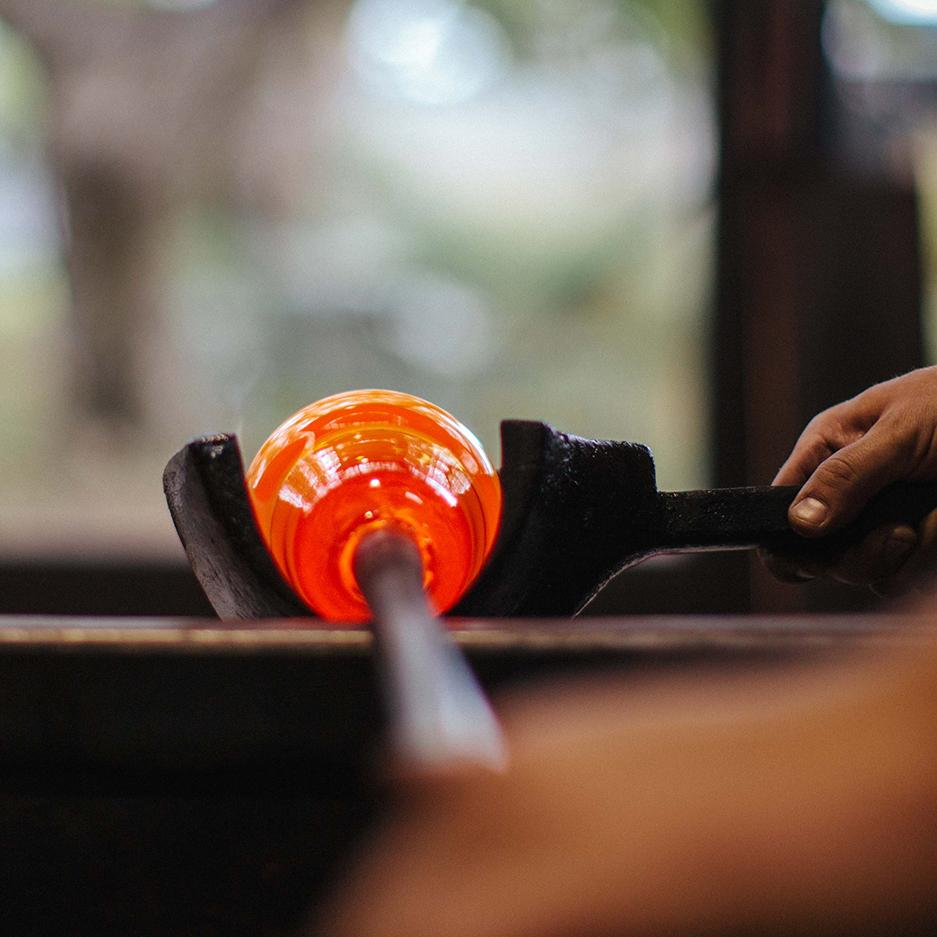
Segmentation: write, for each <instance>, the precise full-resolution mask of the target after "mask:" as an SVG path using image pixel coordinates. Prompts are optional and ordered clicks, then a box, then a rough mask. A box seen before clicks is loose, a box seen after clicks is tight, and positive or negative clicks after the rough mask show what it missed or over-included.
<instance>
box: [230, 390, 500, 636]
mask: <svg viewBox="0 0 937 937" xmlns="http://www.w3.org/2000/svg"><path fill="white" fill-rule="evenodd" d="M247 485H248V491H249V492H250V496H251V501H252V503H253V506H254V513H255V515H256V517H257V522H258V526H259V527H260V530H261V533H262V534H263V536H264V538H265V540H266V542H267V547H268V548H269V550H270V552H271V554H272V555H273V557H274V559H275V560H276V562H277V565H278V566H279V567H280V571H281V572H282V573H283V575H284V576H285V578H286V579H287V581H288V582H289V583H290V584H291V585H292V586H293V588H294V589H295V590H296V592H297V593H298V594H299V595H300V596H302V598H303V599H304V600H305V602H306V603H307V604H308V605H309V606H310V607H311V608H313V609H314V610H315V611H316V612H317V613H318V614H320V615H321V616H322V617H324V618H329V619H332V620H335V621H347V622H358V621H366V620H367V619H368V618H369V617H370V614H369V612H368V606H367V604H366V603H365V600H364V598H363V597H362V595H361V592H360V590H359V589H358V584H357V582H356V580H355V575H354V556H355V550H356V548H357V546H358V544H359V543H360V542H361V540H362V539H363V538H364V537H366V536H367V535H368V534H369V533H371V532H373V531H377V530H386V529H391V530H395V531H399V532H401V533H403V534H406V535H407V536H409V537H411V538H412V539H413V541H414V542H415V543H416V545H417V547H418V548H419V550H420V553H421V556H422V559H423V571H424V573H423V583H424V587H425V589H426V592H427V595H428V596H429V598H430V600H431V602H432V604H433V605H434V607H435V608H436V610H437V611H439V612H444V611H446V610H447V609H449V608H451V607H452V606H453V605H454V604H455V603H456V602H457V601H458V599H459V598H460V597H461V596H462V594H463V593H464V592H465V591H466V589H467V588H468V587H469V585H470V584H471V583H472V581H473V580H474V578H475V577H476V576H477V575H478V573H479V571H480V570H481V568H482V566H483V564H484V562H485V560H486V559H487V557H488V553H489V552H490V550H491V547H492V546H493V544H494V540H495V536H496V534H497V531H498V522H499V520H500V515H501V486H500V484H499V482H498V476H497V475H496V474H495V471H494V469H493V468H492V467H491V463H490V462H489V461H488V457H487V456H486V455H485V453H484V451H483V450H482V448H481V445H480V444H479V442H478V440H477V439H476V438H475V437H474V436H473V435H472V433H471V432H470V431H469V430H468V429H467V428H466V427H465V426H463V425H462V424H461V423H459V421H458V420H456V419H455V418H454V417H452V416H451V415H450V414H448V413H447V412H446V411H445V410H442V409H440V408H439V407H437V406H435V405H434V404H431V403H428V402H427V401H425V400H421V399H420V398H419V397H413V396H411V395H409V394H402V393H398V392H396V391H390V390H357V391H349V392H347V393H342V394H335V395H334V396H332V397H326V398H325V399H324V400H320V401H318V402H317V403H312V404H310V405H309V406H307V407H304V408H303V409H302V410H300V411H299V412H298V413H296V414H295V415H294V416H292V417H290V419H289V420H287V421H286V422H285V423H284V424H283V425H282V426H281V427H280V428H279V429H278V430H276V432H275V433H274V434H273V435H272V436H271V437H270V438H269V439H268V440H267V441H266V442H265V443H264V444H263V446H262V447H261V449H260V452H258V453H257V456H256V457H255V458H254V461H253V462H252V463H251V466H250V468H249V469H248V472H247Z"/></svg>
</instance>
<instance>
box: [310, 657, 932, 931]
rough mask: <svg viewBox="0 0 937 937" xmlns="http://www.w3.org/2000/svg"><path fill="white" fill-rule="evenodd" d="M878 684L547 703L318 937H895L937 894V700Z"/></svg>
mask: <svg viewBox="0 0 937 937" xmlns="http://www.w3.org/2000/svg"><path fill="white" fill-rule="evenodd" d="M935 670H937V668H935ZM864 678H865V674H859V675H858V676H856V675H851V676H850V679H849V680H848V681H845V682H844V681H840V680H839V679H837V678H836V677H835V676H833V677H831V676H830V675H829V674H825V675H823V677H822V679H817V675H816V674H812V675H810V676H803V675H801V676H798V674H797V673H794V674H791V673H785V674H784V675H783V678H778V677H772V678H771V679H770V680H766V679H765V678H764V677H762V678H761V679H759V680H750V681H744V682H743V681H741V680H738V679H737V680H735V681H734V682H733V683H731V684H728V685H727V684H726V683H725V681H724V680H716V679H712V678H711V679H710V681H709V682H708V683H707V682H706V681H700V682H699V683H697V684H695V685H693V686H689V685H687V686H678V687H671V686H670V685H666V684H646V685H645V686H644V687H643V688H637V689H636V688H635V687H634V685H633V684H632V685H631V686H630V687H629V686H626V685H624V684H620V685H617V686H616V685H605V686H604V687H591V688H585V689H581V690H578V691H573V690H566V691H563V690H556V689H554V690H552V691H551V692H550V693H549V695H548V696H547V695H546V694H544V696H542V697H541V698H539V699H532V700H531V701H530V702H528V703H527V704H526V705H525V706H524V707H523V708H521V709H520V710H516V711H515V712H514V714H513V716H511V717H510V718H508V720H507V725H506V729H507V739H508V744H509V746H510V750H511V757H512V762H511V766H510V768H509V770H508V771H507V772H506V773H505V774H503V775H500V776H496V775H484V774H476V775H471V776H469V775H465V776H463V777H461V778H456V779H453V778H450V779H449V780H448V781H437V782H436V783H435V784H427V785H426V786H424V787H422V788H420V787H417V788H415V789H413V788H412V789H411V790H410V798H409V800H408V802H407V805H406V807H405V809H403V810H402V811H401V812H399V813H398V815H397V816H396V817H395V818H394V820H393V821H392V822H391V823H390V824H389V825H387V826H386V827H385V828H384V829H383V830H382V832H381V833H380V835H379V836H378V837H377V838H376V839H375V840H373V841H372V842H371V843H370V846H369V848H368V850H367V851H366V852H365V855H364V856H363V857H362V858H361V860H360V861H359V863H358V864H357V866H356V868H355V870H354V872H353V874H352V876H351V878H350V879H349V881H348V882H347V883H346V885H345V887H344V888H343V889H342V890H341V891H340V892H339V894H338V896H337V897H336V898H335V899H334V901H333V903H332V905H331V907H330V908H329V909H328V910H327V912H326V914H325V915H324V916H323V917H321V918H320V920H319V926H318V928H317V929H315V930H314V931H312V932H311V933H314V934H315V935H316V937H613V935H614V937H637V935H641V937H644V935H647V937H651V935H653V937H659V935H661V934H667V935H687V937H690V935H692V937H699V935H701V934H717V933H719V934H722V933H730V932H731V933H746V934H748V933H751V934H761V935H767V934H792V933H812V934H818V935H819V934H832V933H863V934H866V933H883V934H884V933H896V932H898V931H899V930H900V927H899V926H898V925H908V924H909V919H911V918H915V916H916V915H920V914H924V915H925V916H926V914H927V913H930V912H933V911H934V909H935V904H937V892H935V891H934V889H933V881H934V879H935V877H937V852H935V849H934V845H933V844H934V842H935V839H937V837H935V829H937V825H935V818H937V780H935V778H937V771H935V767H937V758H935V755H934V753H935V752H937V731H935V729H934V727H933V718H932V709H933V704H934V702H935V699H933V698H932V697H934V693H932V692H929V695H927V696H926V697H925V696H923V695H921V694H920V693H918V694H915V693H910V694H907V698H910V699H911V702H910V704H908V702H907V698H906V695H905V694H903V693H902V692H896V691H894V690H893V688H892V687H889V688H888V690H887V691H885V690H882V689H881V688H879V687H877V686H876V687H872V686H870V682H869V681H868V680H866V679H864ZM935 678H937V673H935V674H932V675H931V676H930V677H929V678H928V681H926V682H925V686H929V687H931V688H933V687H934V686H937V679H935ZM857 689H858V693H857V692H856V691H857ZM893 925H894V926H893ZM901 932H902V933H909V932H910V931H909V930H901Z"/></svg>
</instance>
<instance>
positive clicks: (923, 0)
mask: <svg viewBox="0 0 937 937" xmlns="http://www.w3.org/2000/svg"><path fill="white" fill-rule="evenodd" d="M869 4H870V6H871V7H872V8H873V9H874V10H875V11H876V12H877V13H878V14H879V15H880V16H882V17H884V18H885V19H887V20H890V21H891V22H893V23H907V24H908V25H925V24H927V23H933V24H937V0H869Z"/></svg>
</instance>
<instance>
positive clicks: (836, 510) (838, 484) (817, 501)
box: [788, 423, 906, 537]
mask: <svg viewBox="0 0 937 937" xmlns="http://www.w3.org/2000/svg"><path fill="white" fill-rule="evenodd" d="M901 443H902V440H901V439H900V438H897V437H896V434H895V433H893V432H891V430H890V429H889V428H888V427H887V426H883V425H882V424H881V423H879V424H876V425H875V426H874V427H873V428H872V429H871V430H869V432H868V433H866V434H865V435H864V436H861V437H860V438H859V439H857V440H856V441H855V442H853V443H850V444H849V445H846V446H844V447H843V448H841V449H839V450H837V451H836V452H833V453H832V454H831V455H830V456H828V457H827V458H826V459H824V460H823V461H822V462H821V463H820V464H819V466H818V467H817V468H816V470H815V471H814V472H813V473H812V474H811V476H810V477H809V478H808V479H807V481H806V482H805V483H804V485H803V486H802V488H801V490H800V492H799V493H798V495H797V497H796V498H795V500H794V503H793V504H792V505H791V508H790V511H789V513H788V518H789V520H790V523H791V526H792V527H793V528H794V530H795V531H797V533H799V534H801V535H802V536H805V537H822V536H823V535H824V534H827V533H830V532H831V531H833V530H836V529H837V528H839V527H842V526H843V525H844V524H847V523H849V521H851V520H852V519H853V518H854V517H856V515H857V514H859V512H860V511H861V510H862V508H863V507H864V506H865V505H866V503H867V502H868V501H869V499H870V498H871V497H872V496H873V495H875V494H876V493H877V492H879V491H880V490H881V489H882V488H884V487H885V486H886V485H887V484H889V483H890V482H892V481H895V480H896V479H898V478H901V477H902V476H903V475H905V473H906V465H905V462H906V459H905V458H904V451H903V450H904V447H903V446H902V445H901Z"/></svg>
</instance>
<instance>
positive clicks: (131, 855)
mask: <svg viewBox="0 0 937 937" xmlns="http://www.w3.org/2000/svg"><path fill="white" fill-rule="evenodd" d="M453 636H454V638H455V640H456V641H457V642H458V644H459V645H460V646H461V647H462V648H464V650H465V651H466V653H467V655H468V657H469V659H470V661H471V662H472V664H473V666H474V668H475V669H476V672H477V673H478V675H479V677H480V679H481V681H482V683H483V684H484V685H485V686H486V687H487V688H488V689H489V690H491V691H493V692H494V693H495V699H496V700H497V693H498V692H500V691H503V690H506V689H509V688H516V687H518V686H522V685H524V684H525V683H526V684H529V683H531V682H533V683H540V682H542V681H544V680H549V679H552V678H555V677H556V676H569V675H571V674H579V673H584V672H585V673H594V672H596V671H598V670H604V669H608V668H613V669H615V670H616V672H619V673H621V674H622V677H623V678H625V679H627V677H628V675H629V674H631V673H636V672H641V673H647V672H657V671H661V672H664V671H672V670H674V669H679V670H681V671H683V672H687V671H689V672H696V671H700V672H703V671H706V670H709V669H711V668H713V667H718V668H726V667H729V668H739V667H744V668H752V667H766V666H767V667H776V666H785V665H787V664H789V663H790V662H792V661H803V660H826V659H829V657H830V656H831V655H837V654H848V653H851V652H854V651H855V650H856V649H862V648H864V649H869V650H872V651H875V650H876V649H878V648H883V649H884V648H888V647H892V646H896V645H900V644H909V643H911V644H925V643H929V642H931V641H932V640H934V639H933V637H932V636H931V634H930V633H929V632H927V631H926V630H924V629H922V628H921V627H920V626H919V624H918V623H916V622H914V621H913V620H909V619H901V618H889V617H856V616H845V617H798V618H749V617H740V618H693V617H690V618H687V617H679V618H634V619H629V618H615V619H581V620H577V621H500V620H499V621H465V622H455V623H453ZM384 728H385V720H384V715H383V708H382V705H381V696H380V691H379V686H378V682H377V680H376V674H375V672H374V667H373V663H372V655H371V653H370V638H369V635H368V633H367V631H366V630H364V629H360V628H355V629H342V630H338V629H329V630H325V629H322V628H320V627H317V626H316V623H315V622H309V621H301V620H289V621H271V622H257V623H252V624H251V625H249V626H246V625H243V624H240V625H226V624H222V623H212V622H209V621H206V620H204V619H199V620H170V619H120V618H113V619H94V620H88V619H84V620H83V619H77V618H55V619H53V618H33V617H9V618H0V842H2V844H3V849H2V850H0V893H2V901H0V903H2V906H3V910H2V918H3V919H2V922H0V929H2V933H3V934H4V935H11V937H18V935H20V934H23V935H26V934H28V935H30V937H36V935H42V934H50V935H52V934H56V935H59V934H69V935H70V937H82V935H94V937H107V935H112V934H113V935H118V934H119V935H121V937H128V935H133V937H167V935H185V937H188V935H192V937H195V935H197V937H212V935H219V937H221V935H224V937H235V935H236V937H241V935H243V937H248V935H251V937H254V935H263V937H281V935H282V937H286V935H288V934H293V933H295V931H296V928H297V926H298V924H299V923H300V922H301V921H302V919H303V917H304V915H306V914H307V913H308V910H309V908H310V906H314V905H315V902H316V901H317V899H318V898H319V897H320V896H321V895H322V894H323V893H324V892H325V891H327V890H328V889H329V887H330V886H331V884H332V882H333V880H334V876H335V874H336V872H337V870H340V869H341V864H342V862H343V861H344V859H345V858H346V857H347V855H348V852H349V850H350V849H352V848H353V847H354V844H355V843H356V842H358V840H359V837H360V836H361V835H362V833H363V832H364V831H366V830H367V829H368V828H369V826H370V824H371V823H372V822H373V819H374V817H375V815H377V814H379V813H380V812H381V810H382V809H383V808H384V806H385V804H386V795H387V792H386V791H385V790H384V789H383V788H382V786H381V783H380V779H381V775H380V771H379V765H380V761H379V758H378V756H379V755H380V752H381V740H382V737H383V732H384ZM12 922H16V923H12Z"/></svg>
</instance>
